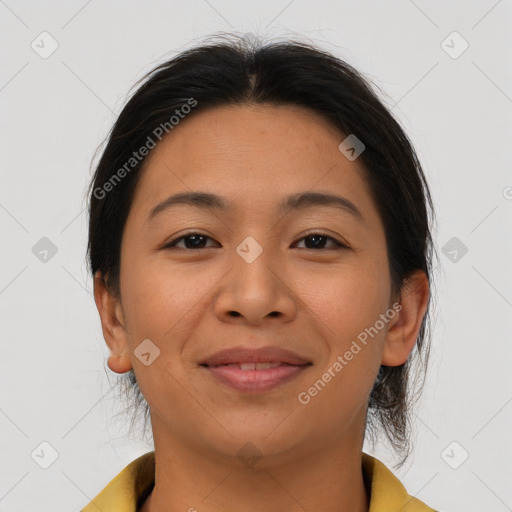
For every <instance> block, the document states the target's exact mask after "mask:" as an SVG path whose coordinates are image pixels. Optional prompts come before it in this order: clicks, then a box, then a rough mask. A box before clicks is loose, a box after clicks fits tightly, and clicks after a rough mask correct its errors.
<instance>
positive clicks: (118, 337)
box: [94, 271, 132, 373]
mask: <svg viewBox="0 0 512 512" xmlns="http://www.w3.org/2000/svg"><path fill="white" fill-rule="evenodd" d="M94 301H95V302H96V307H97V309H98V313H99V315H100V319H101V328H102V331H103V337H104V338H105V342H106V343H107V345H108V347H109V349H110V354H111V355H110V356H109V358H108V366H109V368H110V369H111V370H112V371H113V372H115V373H125V372H127V371H129V370H130V369H131V368H132V365H131V360H130V357H129V355H128V352H129V350H128V343H127V333H126V329H125V319H124V316H123V312H122V308H121V300H120V297H117V296H116V295H114V294H113V293H112V292H111V291H110V290H109V289H108V287H107V284H106V282H105V278H104V277H103V275H102V274H101V272H100V271H98V272H96V273H95V275H94Z"/></svg>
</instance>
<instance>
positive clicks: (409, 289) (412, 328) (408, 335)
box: [381, 270, 430, 366]
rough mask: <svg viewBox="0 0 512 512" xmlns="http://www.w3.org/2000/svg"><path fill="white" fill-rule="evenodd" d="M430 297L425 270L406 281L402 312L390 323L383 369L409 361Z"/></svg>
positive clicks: (402, 294) (401, 302) (383, 355)
mask: <svg viewBox="0 0 512 512" xmlns="http://www.w3.org/2000/svg"><path fill="white" fill-rule="evenodd" d="M429 294H430V286H429V281H428V277H427V275H426V274H425V272H423V271H422V270H418V271H416V272H415V273H414V274H413V275H412V276H411V277H410V278H408V279H407V280H406V283H405V287H404V290H403V291H402V293H401V300H400V305H401V309H400V311H398V313H397V315H396V317H395V318H394V319H393V320H392V321H390V323H389V328H388V332H387V335H386V339H385V341H384V350H383V352H382V361H381V364H382V365H384V366H399V365H401V364H403V363H405V362H406V361H407V358H408V357H409V354H410V353H411V352H412V349H413V348H414V346H415V345H416V340H417V338H418V332H419V330H420V327H421V322H422V321H423V317H424V316H425V312H426V310H427V306H428V298H429ZM397 309H398V308H397Z"/></svg>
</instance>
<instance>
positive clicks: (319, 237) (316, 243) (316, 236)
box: [299, 233, 348, 250]
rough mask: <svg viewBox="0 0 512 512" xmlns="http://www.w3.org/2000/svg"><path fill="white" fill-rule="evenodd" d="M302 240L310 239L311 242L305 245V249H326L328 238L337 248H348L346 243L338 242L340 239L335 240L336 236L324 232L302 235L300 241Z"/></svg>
mask: <svg viewBox="0 0 512 512" xmlns="http://www.w3.org/2000/svg"><path fill="white" fill-rule="evenodd" d="M302 240H309V243H306V247H304V249H312V250H317V249H324V246H325V242H326V241H328V240H329V241H331V242H333V243H334V248H335V249H336V248H348V247H347V246H346V245H345V244H342V243H341V242H338V240H335V239H334V238H332V237H330V236H327V235H324V234H322V233H310V234H309V235H306V236H304V237H302V238H301V239H300V240H299V241H302Z"/></svg>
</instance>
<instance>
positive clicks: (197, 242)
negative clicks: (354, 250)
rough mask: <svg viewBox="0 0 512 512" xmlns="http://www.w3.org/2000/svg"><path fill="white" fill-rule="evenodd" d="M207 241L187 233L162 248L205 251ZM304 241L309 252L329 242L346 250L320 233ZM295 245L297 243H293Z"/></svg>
mask: <svg viewBox="0 0 512 512" xmlns="http://www.w3.org/2000/svg"><path fill="white" fill-rule="evenodd" d="M207 240H213V238H210V237H209V236H206V235H203V234H201V233H188V234H186V235H183V236H180V237H179V238H175V239H174V240H172V241H170V242H169V243H168V244H166V245H165V246H164V247H163V248H164V249H170V248H171V247H178V248H179V249H185V250H195V249H206V248H207V247H205V243H206V241H207ZM302 240H306V241H308V242H306V247H304V249H310V250H320V249H325V244H326V242H328V241H330V242H331V243H332V244H333V248H334V249H336V248H345V249H346V248H348V247H347V246H346V245H345V244H342V243H341V242H338V241H337V240H336V239H334V238H332V237H330V236H328V235H324V234H322V233H311V234H309V235H306V236H304V237H302V238H301V239H299V241H302ZM182 242H183V243H184V244H185V246H183V245H182V246H179V244H180V243H182ZM295 244H297V242H296V243H295Z"/></svg>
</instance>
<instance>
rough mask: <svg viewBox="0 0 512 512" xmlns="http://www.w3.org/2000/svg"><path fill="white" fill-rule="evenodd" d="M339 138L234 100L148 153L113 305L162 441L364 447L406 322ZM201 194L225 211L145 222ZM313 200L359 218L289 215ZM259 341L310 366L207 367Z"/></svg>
mask: <svg viewBox="0 0 512 512" xmlns="http://www.w3.org/2000/svg"><path fill="white" fill-rule="evenodd" d="M344 138H345V135H343V134H341V133H340V132H339V131H337V130H336V129H335V128H333V127H332V126H330V125H329V124H328V123H327V122H326V121H325V120H324V119H323V118H321V117H320V116H318V115H317V114H315V113H312V112H310V111H309V110H306V109H302V108H300V107H292V106H279V107H275V106H248V105H245V106H230V107H218V108H215V109H210V110H208V111H205V112H198V113H196V114H194V115H193V116H191V117H190V118H188V119H187V118H186V119H185V120H184V121H182V122H181V123H180V124H179V125H178V126H175V127H174V129H173V131H172V132H171V133H170V134H169V136H168V137H167V138H164V139H163V141H162V142H161V143H160V144H159V145H157V147H156V148H155V149H153V150H152V152H151V153H150V154H149V156H148V159H147V161H146V168H145V170H144V173H143V175H142V177H141V181H140V182H139V184H138V185H137V188H136V192H135V196H134V199H133V203H132V206H131V209H130V213H129V216H128V219H127V222H126V225H125V229H124V233H123V240H122V248H121V273H120V283H121V284H120V286H121V295H120V299H121V302H120V307H119V309H118V310H119V319H120V322H121V324H122V325H123V326H124V329H125V330H124V332H123V336H124V343H126V348H127V349H128V351H129V355H130V359H131V364H133V368H134V371H135V374H136V377H137V380H138V383H139V386H140V388H141V390H142V393H143V394H144V396H145V398H146V400H147V402H148V404H149V406H150V408H151V415H152V426H153V433H154V437H155V442H157V440H159V441H158V442H160V443H163V442H171V441H172V442H173V443H176V442H181V443H186V444H187V445H189V446H191V447H192V446H193V447H195V448H200V449H201V450H203V453H214V454H217V455H218V454H223V455H227V454H231V455H234V454H236V453H238V452H239V450H240V449H241V448H242V447H243V446H244V445H246V443H252V445H254V446H253V447H252V448H251V449H252V450H257V451H259V452H261V453H262V454H265V455H267V456H269V457H271V456H274V457H280V456H285V455H286V456H288V457H290V456H291V455H290V454H291V453H293V454H294V455H293V456H297V457H300V456H303V455H304V453H305V452H306V451H307V450H318V449H320V448H321V447H330V448H331V449H332V447H333V445H334V444H335V443H341V442H347V443H350V442H354V440H357V441H359V440H362V436H363V429H364V420H365V415H366V408H367V400H368V395H369V393H370V391H371V388H372V386H373V384H374V382H375V378H376V375H377V372H378V370H379V366H380V364H381V362H382V355H383V346H384V341H385V339H386V333H387V331H388V329H389V328H390V327H391V326H392V325H393V323H394V322H395V321H396V319H397V317H398V313H395V312H394V311H393V310H390V308H392V300H391V296H390V293H391V287H390V275H389V270H388V258H387V252H386V241H385V235H384V227H383V225H382V222H381V220H380V217H379V215H378V213H377V210H376V207H375V205H374V203H373V201H372V199H371V197H370V193H369V189H368V186H367V184H366V183H365V181H364V180H363V178H362V172H363V164H362V161H361V159H360V158H358V159H356V160H354V161H350V160H349V159H347V158H346V157H345V156H344V155H343V154H342V153H341V152H340V150H339V149H338V146H339V145H340V143H341V142H342V141H343V140H344ZM199 192H201V193H205V194H213V195H215V196H219V198H220V200H221V201H222V202H223V203H225V205H227V206H226V208H220V207H217V206H212V204H209V203H208V204H207V202H203V203H198V204H197V205H195V206H194V205H192V204H186V203H184V202H180V203H179V204H178V203H176V204H174V205H168V206H167V207H161V208H159V209H158V210H157V211H156V213H155V214H154V215H152V216H151V215H150V212H151V211H152V210H153V209H154V208H155V207H156V206H157V205H158V204H159V203H161V202H163V201H165V200H166V199H168V198H169V197H170V196H172V195H174V194H178V193H180V194H188V193H199ZM309 193H315V194H329V195H336V196H340V197H343V198H345V199H346V200H348V201H350V203H352V204H353V205H354V206H355V207H356V208H357V210H358V211H359V212H360V216H359V215H357V214H356V213H354V212H353V211H351V210H350V209H349V208H348V207H342V206H340V204H336V203H334V202H332V203H327V202H325V204H314V203H313V202H308V201H306V200H303V201H298V202H297V204H296V205H295V206H296V207H293V208H291V209H288V210H286V209H280V205H281V204H282V203H284V202H285V201H286V200H287V199H288V198H289V197H291V196H296V195H300V194H309ZM187 234H188V235H189V236H190V235H191V234H196V236H195V237H194V236H192V237H191V238H185V239H181V241H180V240H178V241H177V242H176V244H175V246H168V247H166V246H167V245H169V244H171V243H172V241H174V240H176V239H178V238H180V237H183V236H185V235H187ZM198 235H199V236H198ZM314 235H316V237H315V236H314ZM322 237H325V238H322ZM337 242H338V243H340V244H344V245H346V247H342V246H339V245H338V244H337ZM390 311H391V313H389V312H390ZM386 312H388V316H385V314H386ZM381 315H382V316H381ZM383 318H384V319H385V320H386V321H383ZM379 320H380V321H379ZM383 324H384V325H383ZM382 325H383V326H382ZM376 326H377V327H376ZM379 327H380V328H379ZM369 329H370V331H368V330H369ZM372 329H373V330H372ZM365 330H366V331H365ZM375 331H377V332H375ZM369 332H371V333H372V335H370V334H369ZM363 333H366V337H365V335H364V334H363ZM365 338H366V343H363V342H362V340H363V339H365ZM148 340H149V341H148ZM354 342H355V343H356V345H354ZM356 346H358V347H359V350H357V348H356ZM262 347H273V348H280V349H285V350H288V351H291V352H293V353H294V354H295V355H296V356H297V357H299V358H300V359H301V360H302V362H306V363H308V364H305V365H302V366H299V365H298V364H295V365H288V366H287V367H286V365H284V364H282V363H283V362H284V361H283V360H281V361H278V362H280V363H281V367H280V368H281V369H280V370H279V369H278V370H277V371H276V370H272V369H264V365H263V366H258V368H263V369H255V370H242V369H240V368H234V367H230V369H226V367H223V368H224V369H219V366H210V367H206V366H204V365H203V363H205V361H208V360H210V358H211V357H212V356H213V355H214V354H216V353H217V352H219V351H223V350H226V349H248V350H249V352H248V355H249V357H250V356H251V352H250V350H251V349H259V348H262ZM349 352H350V353H351V354H352V356H350V354H349ZM238 355H239V354H238V353H236V352H235V356H234V357H235V358H236V357H238ZM272 357H273V358H274V359H284V358H282V357H280V356H277V355H276V356H275V357H274V356H272ZM270 358H271V357H270V356H269V357H267V359H270ZM340 358H341V359H340ZM263 359H264V358H263ZM341 361H343V363H342V362H341ZM210 362H212V361H211V360H210ZM289 362H290V361H289ZM336 362H338V364H336ZM213 363H215V361H213ZM295 363H298V361H296V362H295ZM340 367H341V369H340ZM246 368H247V367H246ZM244 371H248V372H249V371H250V372H251V375H249V374H243V375H242V372H244ZM257 372H262V373H261V374H259V375H256V373H257ZM228 373H229V375H228V377H227V379H228V380H227V381H226V380H222V379H221V378H219V375H226V374H228ZM282 376H287V377H286V378H284V379H283V380H279V379H280V378H281V377H282ZM276 379H277V380H276ZM247 381H250V382H253V384H252V385H251V384H250V383H248V382H247ZM319 381H321V382H319ZM244 382H245V384H244ZM315 383H316V387H315ZM315 389H316V392H315ZM292 449H293V452H291V450H292Z"/></svg>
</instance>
